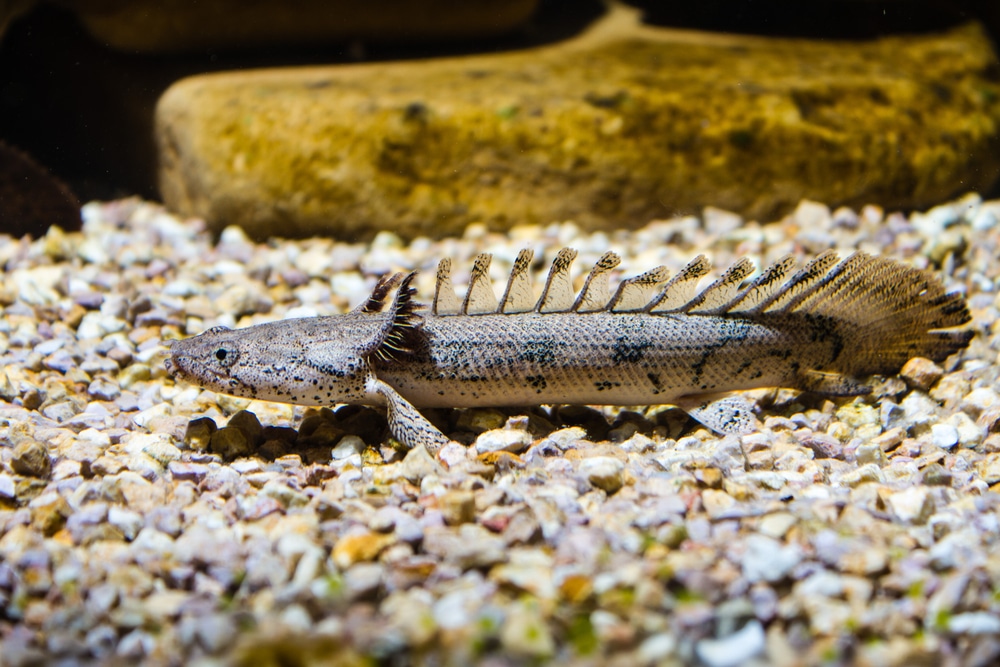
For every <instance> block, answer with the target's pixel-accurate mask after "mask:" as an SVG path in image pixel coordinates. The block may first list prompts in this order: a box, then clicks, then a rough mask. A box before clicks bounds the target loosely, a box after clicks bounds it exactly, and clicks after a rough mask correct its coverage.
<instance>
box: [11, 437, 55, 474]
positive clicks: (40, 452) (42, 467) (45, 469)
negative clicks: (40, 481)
mask: <svg viewBox="0 0 1000 667" xmlns="http://www.w3.org/2000/svg"><path fill="white" fill-rule="evenodd" d="M10 467H11V468H13V470H14V472H16V473H17V474H19V475H27V476H30V477H48V476H49V475H50V474H51V473H52V459H51V458H49V450H48V448H47V447H46V446H45V445H43V444H42V443H40V442H37V441H35V440H26V441H24V442H21V443H20V444H19V445H17V447H15V448H14V455H13V456H12V457H11V460H10Z"/></svg>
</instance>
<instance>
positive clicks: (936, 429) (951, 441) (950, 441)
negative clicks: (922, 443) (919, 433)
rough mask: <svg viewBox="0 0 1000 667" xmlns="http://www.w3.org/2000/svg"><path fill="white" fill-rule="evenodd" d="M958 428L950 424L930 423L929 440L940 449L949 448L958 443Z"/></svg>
mask: <svg viewBox="0 0 1000 667" xmlns="http://www.w3.org/2000/svg"><path fill="white" fill-rule="evenodd" d="M958 440H959V435H958V429H957V428H955V427H954V426H952V425H951V424H932V425H931V442H933V443H934V446H935V447H940V448H941V449H951V448H952V447H954V446H955V445H957V444H958Z"/></svg>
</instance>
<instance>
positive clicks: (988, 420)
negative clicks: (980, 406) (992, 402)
mask: <svg viewBox="0 0 1000 667" xmlns="http://www.w3.org/2000/svg"><path fill="white" fill-rule="evenodd" d="M976 426H978V427H979V428H981V429H983V430H985V431H986V432H987V433H1000V407H991V408H989V409H988V410H984V411H983V412H982V413H980V415H979V418H978V419H977V420H976Z"/></svg>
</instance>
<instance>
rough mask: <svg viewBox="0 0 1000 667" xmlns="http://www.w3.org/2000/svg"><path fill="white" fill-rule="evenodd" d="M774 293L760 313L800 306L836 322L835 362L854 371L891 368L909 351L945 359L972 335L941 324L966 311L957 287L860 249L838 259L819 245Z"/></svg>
mask: <svg viewBox="0 0 1000 667" xmlns="http://www.w3.org/2000/svg"><path fill="white" fill-rule="evenodd" d="M817 269H819V270H817ZM800 276H801V278H800ZM797 278H800V279H799V280H796V279H797ZM776 296H777V298H776V299H774V300H773V301H772V303H770V304H768V305H767V306H766V307H765V308H763V312H764V313H768V312H775V311H778V312H786V313H802V314H808V315H809V316H811V317H822V318H826V319H829V320H830V321H831V322H832V323H834V324H835V325H836V327H837V330H838V332H839V333H840V335H841V336H842V338H843V339H844V354H843V355H841V358H840V359H839V361H838V366H840V368H837V369H836V370H838V371H840V372H843V373H848V374H851V375H868V374H872V373H894V372H896V371H898V370H899V369H900V368H901V367H902V366H903V364H905V363H906V361H907V360H909V359H910V358H912V357H927V358H928V359H933V360H934V361H942V360H944V359H945V358H946V357H948V356H950V355H952V354H954V353H956V352H958V351H959V350H961V349H963V348H964V347H966V345H968V343H969V339H970V338H972V335H973V332H972V331H968V330H966V331H945V330H946V329H951V328H953V327H958V326H961V325H963V324H965V323H967V322H968V321H969V320H970V319H971V317H970V315H969V310H968V308H967V307H966V305H965V300H964V299H963V297H962V296H961V295H960V294H954V293H948V292H946V291H945V288H944V285H943V284H942V283H941V282H940V281H939V280H938V279H937V278H936V277H935V276H934V275H932V274H931V273H930V272H927V271H922V270H920V269H916V268H913V267H911V266H907V265H906V264H902V263H900V262H897V261H894V260H891V259H887V258H885V257H873V256H872V255H868V254H866V253H863V252H858V253H855V254H853V255H851V256H850V257H848V258H847V259H845V260H844V261H842V262H840V263H839V264H834V263H833V262H831V261H830V259H829V255H828V254H826V253H824V255H821V256H820V257H818V258H817V259H816V260H814V261H813V262H812V263H811V264H809V265H807V266H806V267H805V268H804V269H803V270H802V271H800V272H799V274H797V275H796V276H795V277H793V278H792V279H791V280H789V282H788V284H787V285H786V286H785V289H783V290H781V292H779V293H778V294H777V295H776Z"/></svg>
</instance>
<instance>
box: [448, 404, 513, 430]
mask: <svg viewBox="0 0 1000 667" xmlns="http://www.w3.org/2000/svg"><path fill="white" fill-rule="evenodd" d="M506 421H507V415H505V414H504V413H503V412H501V411H500V410H497V409H495V408H477V409H473V410H463V411H462V412H461V413H459V415H458V421H457V422H456V423H455V430H456V431H470V432H472V433H483V432H484V431H492V430H493V429H496V428H500V427H502V426H503V425H504V424H505V423H506Z"/></svg>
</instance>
